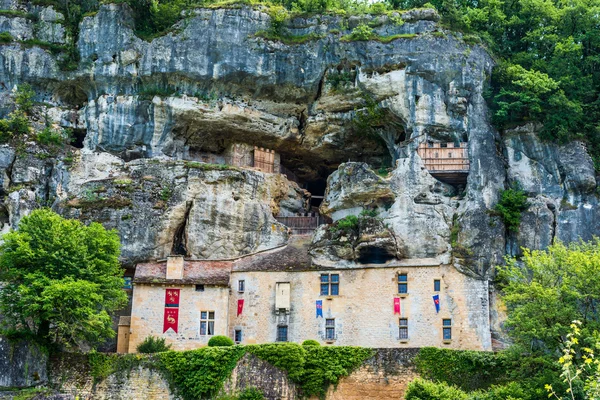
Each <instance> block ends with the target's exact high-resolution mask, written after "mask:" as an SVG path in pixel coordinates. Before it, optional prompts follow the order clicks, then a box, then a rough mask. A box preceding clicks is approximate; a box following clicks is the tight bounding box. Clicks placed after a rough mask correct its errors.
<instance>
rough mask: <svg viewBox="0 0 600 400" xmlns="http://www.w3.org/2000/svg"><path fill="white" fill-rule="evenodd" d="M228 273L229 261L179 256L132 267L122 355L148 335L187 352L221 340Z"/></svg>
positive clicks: (225, 310) (224, 333)
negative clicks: (126, 342) (217, 338)
mask: <svg viewBox="0 0 600 400" xmlns="http://www.w3.org/2000/svg"><path fill="white" fill-rule="evenodd" d="M230 271H231V263H230V262H223V261H184V259H183V257H169V258H168V259H167V261H164V262H156V263H144V264H138V266H137V268H136V272H135V277H134V280H133V283H134V291H133V301H132V311H131V325H130V332H129V333H130V334H129V346H128V351H129V352H135V351H136V348H137V346H138V344H140V342H142V341H143V340H144V339H145V338H146V337H148V336H157V337H164V338H166V339H167V340H166V341H167V343H168V344H171V345H172V348H173V350H190V349H195V348H198V347H201V346H205V345H206V344H207V342H208V340H209V339H210V337H211V336H213V335H227V334H228V328H227V327H228V316H227V311H228V309H229V307H228V303H229V275H230ZM122 338H123V340H125V338H124V337H123V336H120V337H119V340H122ZM118 348H122V347H120V346H119V347H118Z"/></svg>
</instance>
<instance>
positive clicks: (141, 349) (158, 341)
mask: <svg viewBox="0 0 600 400" xmlns="http://www.w3.org/2000/svg"><path fill="white" fill-rule="evenodd" d="M165 341H166V339H165V338H159V337H155V336H148V337H147V338H146V339H144V340H143V341H142V342H141V343H140V344H138V346H137V348H136V350H137V351H138V353H146V354H149V353H162V352H163V351H169V350H170V349H171V345H167V344H166V343H165Z"/></svg>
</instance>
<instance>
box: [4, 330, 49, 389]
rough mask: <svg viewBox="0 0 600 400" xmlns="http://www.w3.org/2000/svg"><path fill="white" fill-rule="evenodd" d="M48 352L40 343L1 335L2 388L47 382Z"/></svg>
mask: <svg viewBox="0 0 600 400" xmlns="http://www.w3.org/2000/svg"><path fill="white" fill-rule="evenodd" d="M47 361H48V354H47V353H46V352H45V351H44V350H43V349H42V348H41V347H39V346H38V345H36V344H34V343H31V342H26V341H24V340H19V341H12V340H8V339H7V338H6V337H4V336H0V390H1V389H2V388H23V387H30V386H35V385H40V384H44V383H46V381H47V379H48V377H47V375H46V365H47Z"/></svg>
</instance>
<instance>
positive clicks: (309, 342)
mask: <svg viewBox="0 0 600 400" xmlns="http://www.w3.org/2000/svg"><path fill="white" fill-rule="evenodd" d="M320 345H321V343H319V342H317V341H316V340H312V339H308V340H305V341H304V342H302V346H320Z"/></svg>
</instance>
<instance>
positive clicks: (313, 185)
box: [304, 178, 327, 209]
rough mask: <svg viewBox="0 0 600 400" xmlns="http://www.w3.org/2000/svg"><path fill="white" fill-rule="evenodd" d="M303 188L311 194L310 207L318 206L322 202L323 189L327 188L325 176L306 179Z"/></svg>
mask: <svg viewBox="0 0 600 400" xmlns="http://www.w3.org/2000/svg"><path fill="white" fill-rule="evenodd" d="M304 186H305V187H304V188H305V189H306V190H308V191H309V192H310V194H311V198H310V206H311V208H313V207H314V208H317V209H318V208H319V206H320V205H321V203H322V202H323V197H324V196H325V189H326V188H327V178H318V179H316V180H314V181H308V182H306V183H305V184H304Z"/></svg>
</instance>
